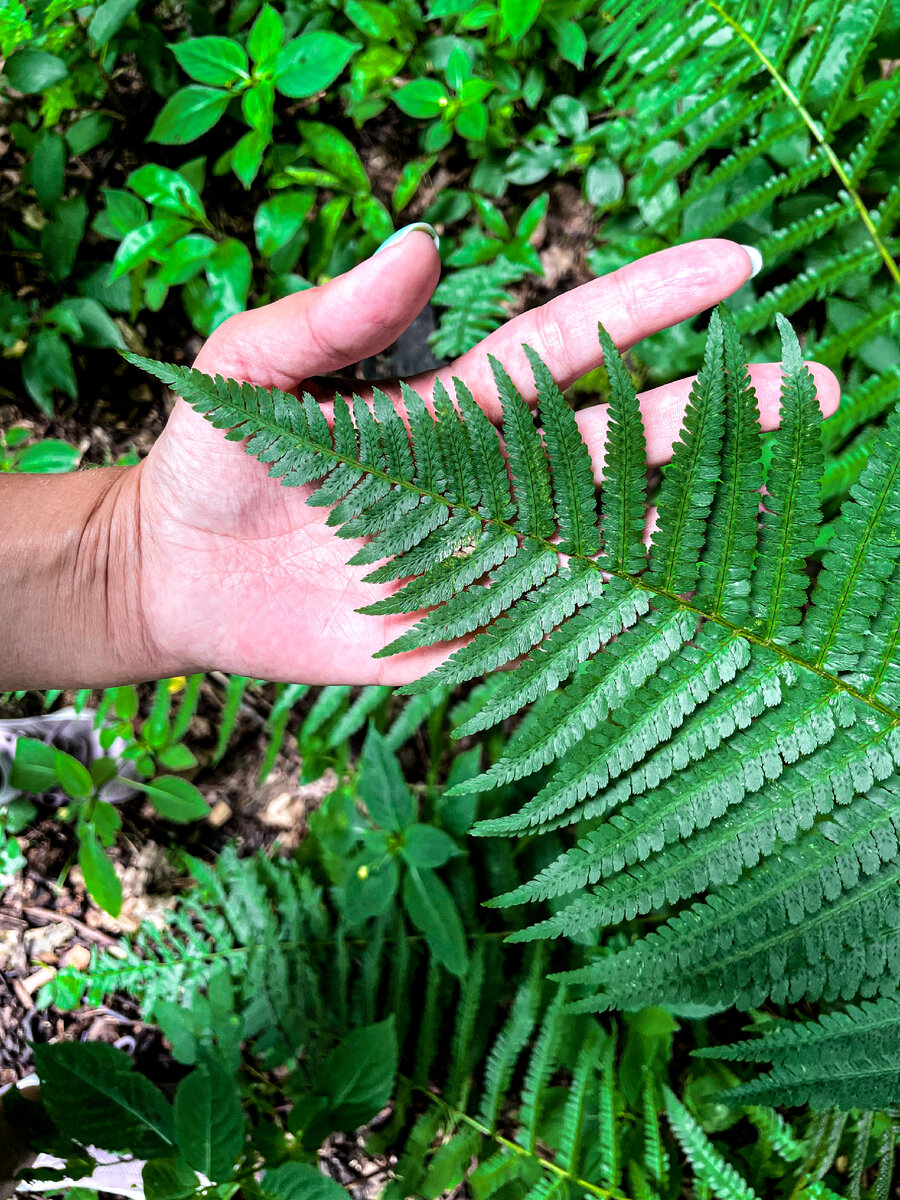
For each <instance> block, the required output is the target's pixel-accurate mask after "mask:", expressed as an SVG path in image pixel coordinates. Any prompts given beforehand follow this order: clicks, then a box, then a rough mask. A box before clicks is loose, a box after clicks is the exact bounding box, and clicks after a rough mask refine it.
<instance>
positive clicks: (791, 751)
mask: <svg viewBox="0 0 900 1200" xmlns="http://www.w3.org/2000/svg"><path fill="white" fill-rule="evenodd" d="M778 324H779V328H780V332H781V337H782V343H783V364H784V365H783V383H782V391H781V401H782V415H781V427H780V429H779V431H778V432H777V434H776V435H775V437H774V442H773V446H772V453H771V456H770V460H769V463H768V468H767V470H766V472H765V478H764V472H763V466H762V455H761V438H760V430H759V426H758V420H757V413H756V401H755V395H754V392H753V388H752V386H751V383H750V379H749V373H748V371H747V369H746V366H745V362H744V354H743V351H742V347H741V344H740V340H739V337H738V333H737V330H736V328H735V326H734V324H733V323H732V321H731V319H730V318H729V317H728V315H727V313H722V314H719V313H714V314H713V317H712V320H711V324H710V331H709V337H708V340H707V345H706V350H705V354H704V360H703V365H702V368H701V371H700V373H699V375H698V377H697V380H696V382H695V384H694V386H693V389H692V392H691V396H690V401H689V403H688V406H687V410H686V414H685V419H684V427H683V429H682V433H681V439H680V441H679V442H677V443H676V445H675V449H674V455H673V458H672V462H671V464H670V465H669V467H668V469H667V470H666V471H665V474H664V478H663V482H662V485H661V488H660V491H659V496H658V505H659V519H658V525H657V527H656V529H655V531H654V532H653V534H652V538H651V539H650V543H649V548H647V547H645V541H644V522H645V514H646V507H647V495H646V476H645V455H644V434H643V426H642V423H641V417H640V410H639V406H638V401H637V397H636V395H635V390H634V387H633V385H632V382H631V379H630V377H629V374H628V372H627V370H626V368H625V366H624V364H623V363H622V360H621V359H620V357H619V356H618V354H617V352H616V350H615V348H614V346H613V345H612V342H611V341H610V339H609V338H608V336H607V335H606V334H605V333H604V332H603V331H601V334H600V337H601V343H602V347H603V352H604V356H605V361H606V364H607V369H608V374H609V379H610V404H609V433H608V439H607V445H606V454H605V461H604V464H603V486H602V502H601V505H600V517H599V520H598V515H597V508H596V493H595V487H594V476H593V469H592V464H591V460H590V456H589V453H588V450H587V448H586V446H585V445H584V443H583V441H582V440H581V437H580V435H579V432H578V428H577V425H576V423H575V419H574V416H573V414H572V412H571V410H570V409H569V407H568V405H567V404H566V402H565V400H564V398H563V397H562V395H561V394H560V392H559V390H558V389H557V388H556V386H555V384H554V382H553V380H552V378H551V376H550V374H549V372H548V371H547V369H546V367H545V366H544V364H543V363H542V362H541V361H540V359H539V358H538V357H537V355H535V354H534V353H533V352H531V351H528V357H529V359H530V361H531V365H532V368H533V371H534V376H535V380H536V383H537V389H538V396H539V400H538V416H539V418H540V423H541V426H542V429H543V437H542V435H541V432H540V431H539V429H538V426H537V424H536V423H535V420H534V419H533V417H532V414H531V412H530V411H529V409H528V407H527V405H526V404H525V402H524V401H523V399H522V398H521V396H520V395H519V393H518V392H517V391H516V389H515V387H514V386H513V383H512V381H511V380H510V378H509V376H508V375H507V373H506V372H505V370H504V369H503V367H502V366H501V365H500V364H499V363H496V362H494V363H493V369H494V376H495V379H496V384H497V388H498V392H499V395H500V399H501V401H502V410H503V423H502V434H503V440H502V441H501V437H500V434H499V433H498V431H497V430H496V429H495V428H494V427H493V425H491V424H490V423H489V421H488V420H487V418H486V417H485V416H484V414H483V413H482V411H481V409H480V408H479V407H478V405H477V404H476V402H475V401H474V399H473V398H472V396H471V395H470V394H469V392H468V391H467V390H466V388H465V387H464V386H463V385H462V384H461V383H459V382H456V384H455V388H456V403H455V404H454V402H453V401H452V400H451V398H450V396H449V394H448V393H447V391H446V390H445V389H444V388H443V387H442V386H441V385H440V384H438V385H437V386H436V390H435V395H434V412H433V413H432V412H431V411H430V409H429V408H428V407H427V406H426V404H425V403H424V401H423V400H422V399H421V398H420V397H419V396H418V395H417V394H416V393H415V392H414V391H413V390H412V389H411V388H409V387H408V386H406V385H403V387H402V399H403V403H404V405H405V417H406V420H407V422H408V428H407V425H406V424H404V421H403V420H402V419H401V416H400V415H399V412H398V409H397V407H395V404H394V403H393V402H392V401H391V400H390V399H389V398H388V397H387V395H385V394H384V393H381V392H378V391H376V392H375V393H374V401H373V405H372V407H371V408H370V407H369V406H368V405H367V404H366V403H365V402H363V400H361V399H360V398H358V397H356V398H354V400H353V405H352V409H351V407H350V406H348V405H347V403H345V401H344V400H342V399H341V398H340V397H338V398H337V399H336V402H335V408H334V424H333V428H332V427H330V426H329V424H328V422H327V421H326V419H325V416H324V415H323V413H322V410H321V409H320V408H319V406H318V405H317V404H316V402H315V401H314V400H313V399H312V397H310V396H308V395H306V396H304V397H303V398H302V400H301V401H297V400H296V399H295V398H294V397H292V396H289V395H286V394H284V393H282V392H278V391H272V392H268V391H265V390H263V389H259V388H255V387H252V386H250V385H248V384H238V383H234V382H229V381H225V380H222V379H221V378H217V379H215V380H213V379H211V378H209V377H207V376H205V375H202V374H200V373H198V372H195V371H190V370H186V369H183V368H178V367H169V366H163V365H161V364H158V363H148V362H147V361H146V360H139V359H134V358H133V356H132V361H136V362H138V363H139V364H140V365H142V366H144V367H146V368H147V369H149V370H150V371H152V372H153V373H154V374H155V375H157V376H158V377H159V378H161V379H162V380H163V381H164V382H166V383H167V384H169V385H170V386H172V387H173V388H174V389H175V390H176V391H177V392H178V393H179V394H180V395H182V396H183V397H184V398H185V399H186V400H187V401H188V402H189V403H191V404H192V405H193V406H194V407H195V408H196V409H197V410H198V411H199V412H201V413H203V414H204V415H205V416H206V417H207V418H208V419H209V420H210V421H211V422H212V423H213V424H214V425H215V426H216V427H218V428H222V429H226V430H227V431H228V432H227V434H226V436H227V437H229V438H231V439H233V440H243V441H244V443H245V448H246V450H247V452H248V453H250V454H252V455H255V456H256V457H258V458H259V459H260V460H262V461H263V462H265V463H268V464H271V466H270V474H271V475H272V476H274V477H277V478H279V479H281V481H282V482H283V483H284V484H285V485H287V486H298V485H311V484H316V485H318V486H317V487H315V488H314V490H313V491H312V493H311V495H310V498H309V499H310V503H312V504H318V505H327V506H330V507H331V512H330V514H329V516H328V518H327V520H328V523H329V524H330V525H332V526H333V527H334V528H335V532H336V533H337V534H338V535H339V536H342V537H347V538H351V537H352V538H366V539H367V540H366V541H365V542H364V544H363V545H362V546H361V547H360V548H358V549H357V550H356V552H355V553H354V555H353V557H352V558H351V559H350V562H352V563H357V564H359V563H363V564H373V570H372V571H371V573H370V574H369V575H368V577H367V578H369V579H371V580H377V581H382V582H383V581H388V580H396V581H400V580H403V581H404V582H403V583H398V586H397V590H396V591H395V592H394V593H393V594H392V595H391V596H390V597H389V598H386V599H381V600H378V601H377V602H375V603H374V604H372V605H370V606H369V608H368V609H367V610H364V611H368V612H371V613H375V614H385V613H418V612H419V611H421V610H423V609H427V610H428V611H427V612H426V613H425V615H424V616H422V617H421V618H420V619H419V620H418V621H417V623H416V624H415V626H414V627H413V628H412V629H411V630H409V631H408V632H406V633H404V634H403V635H401V636H400V637H399V638H397V639H396V640H395V641H394V642H393V643H392V644H391V645H389V646H388V647H386V648H385V650H384V651H382V653H383V654H394V653H398V652H402V651H406V650H410V649H413V648H415V647H419V646H426V645H432V644H435V643H440V642H445V641H450V640H452V639H459V638H466V639H468V640H467V641H466V643H465V644H464V645H463V646H462V647H461V648H458V649H456V650H454V652H453V653H452V654H450V655H449V657H448V658H447V660H446V662H445V663H444V664H443V665H442V666H440V667H438V668H437V669H436V670H434V671H432V672H431V673H430V674H429V675H428V676H427V677H426V678H425V679H422V680H419V681H418V682H417V683H415V684H412V685H410V686H409V687H408V688H407V689H406V690H407V691H409V692H412V693H417V692H421V691H425V690H429V689H432V688H434V687H435V686H437V685H439V684H444V685H455V684H459V683H462V682H464V681H466V680H470V679H473V678H475V677H477V676H480V675H481V674H482V673H483V672H485V671H489V670H493V669H495V668H497V667H500V666H502V665H505V664H510V663H512V662H513V661H515V663H516V665H515V668H514V669H512V670H509V671H508V672H506V673H505V674H504V675H503V676H502V678H501V679H500V680H499V682H498V684H497V686H495V687H494V688H492V689H490V690H489V691H488V692H487V693H486V696H485V699H484V701H483V703H482V704H481V706H480V707H479V708H476V710H475V711H474V712H473V713H472V714H471V715H470V716H469V717H468V719H467V720H466V721H465V722H464V723H463V724H462V725H461V726H460V727H459V728H458V729H457V730H456V735H457V736H464V735H467V734H473V733H476V732H478V731H479V730H483V729H486V728H488V727H489V726H492V725H494V724H496V723H497V722H498V721H502V720H504V719H506V718H508V717H511V716H513V715H514V714H516V713H518V712H519V711H520V710H521V709H522V708H523V707H524V706H525V705H527V704H529V703H531V702H532V701H539V702H540V703H539V704H537V705H535V707H534V708H533V709H532V712H531V715H530V717H529V721H528V726H527V736H525V735H523V736H518V737H516V738H515V739H513V740H512V741H511V742H510V743H509V744H508V746H507V748H506V751H505V752H504V754H503V755H502V756H501V757H500V758H499V760H498V761H496V762H494V763H493V764H492V765H491V766H490V768H489V769H488V770H487V771H486V772H485V773H484V774H482V775H480V776H478V777H477V778H475V779H472V780H470V781H467V782H466V783H463V784H461V785H459V790H461V791H475V792H483V791H485V790H487V789H490V788H493V787H496V786H498V785H503V784H507V783H509V782H510V781H514V780H520V779H525V778H526V777H535V776H536V777H537V781H536V785H535V788H532V792H533V793H535V794H532V796H531V798H530V799H528V800H527V802H526V803H525V804H524V805H523V807H522V808H521V809H520V810H519V811H518V812H514V813H512V814H510V815H508V816H506V817H503V818H500V819H495V820H492V821H489V822H483V823H482V824H481V825H480V826H479V827H476V833H479V834H481V835H482V836H488V835H491V836H498V835H510V836H518V835H526V834H527V835H530V834H538V833H542V832H545V831H548V830H551V829H556V828H559V827H561V826H565V825H575V824H577V825H578V833H579V834H580V836H579V838H578V840H577V843H576V844H575V845H573V846H572V847H571V848H570V849H568V850H566V851H565V852H564V853H562V854H560V855H559V857H558V858H556V859H555V861H553V862H551V863H550V864H549V865H548V866H546V867H545V868H544V869H543V870H542V871H541V872H540V873H539V874H538V875H537V877H536V878H535V879H533V880H532V881H531V882H530V883H527V884H525V885H523V886H521V887H519V888H517V889H516V890H515V891H513V892H511V893H509V894H507V895H504V896H501V897H500V898H499V900H497V901H495V902H494V903H496V904H498V905H502V906H510V905H520V904H525V903H527V902H534V901H544V900H551V901H553V910H554V911H553V914H552V915H551V916H550V917H548V918H546V919H544V920H539V921H538V922H537V923H536V924H533V925H531V926H529V927H527V928H525V929H523V930H522V931H521V932H520V933H519V934H518V935H516V936H517V937H518V938H520V939H522V940H526V939H532V938H542V937H558V936H560V935H567V934H577V935H584V934H586V933H588V932H590V931H597V930H600V929H602V928H604V927H608V926H610V925H614V924H616V923H618V922H621V921H623V920H630V919H632V918H635V917H637V916H641V915H644V914H648V913H651V912H657V911H659V910H664V916H665V919H664V920H662V921H661V922H660V923H657V924H656V927H655V928H654V929H653V931H652V932H649V933H644V934H643V935H642V936H638V937H636V938H635V939H634V940H633V941H632V942H631V943H630V944H629V945H628V946H627V947H626V948H624V949H622V950H619V951H618V952H616V953H612V954H609V955H607V956H604V957H601V958H598V959H596V960H595V961H593V962H592V963H591V964H590V965H589V966H587V967H586V968H583V969H582V970H580V971H578V972H575V973H571V974H570V977H569V979H568V981H567V982H568V983H569V985H570V987H571V988H573V989H575V993H574V994H577V995H578V996H580V999H578V1000H577V1001H576V1004H577V1005H578V1006H580V1007H582V1008H584V1009H604V1008H608V1007H612V1006H622V1007H631V1006H633V1005H636V1004H648V1003H651V1004H652V1003H678V1002H700V1003H714V1004H716V1005H726V1004H731V1003H733V1004H736V1005H739V1006H743V1007H746V1006H752V1005H757V1004H759V1003H760V1002H762V1001H763V1000H764V999H765V998H766V997H772V998H773V999H775V1000H787V999H798V998H800V997H807V998H810V999H815V998H820V997H824V998H829V999H833V998H837V997H844V998H850V997H853V996H856V995H864V996H871V995H873V994H875V993H877V992H878V991H879V990H880V989H882V988H888V987H891V986H893V984H894V983H895V981H896V978H897V975H898V972H900V941H898V939H897V936H896V933H895V930H896V929H897V928H898V924H900V890H898V888H897V883H898V881H900V836H898V834H900V809H898V807H897V798H898V796H897V793H898V779H897V776H896V773H895V772H896V765H897V763H898V762H900V733H898V729H897V725H898V721H900V655H898V643H900V603H898V595H900V593H898V588H897V586H896V584H897V571H898V569H900V568H898V567H897V565H896V564H897V559H898V555H900V536H898V534H900V528H898V520H900V513H898V487H897V476H898V471H900V447H898V435H900V418H898V417H897V416H891V417H890V418H889V419H888V421H887V424H886V425H885V427H884V429H883V432H882V434H881V437H880V438H879V439H878V441H877V442H876V443H875V444H874V445H873V447H872V450H871V453H870V456H869V459H868V462H867V465H866V467H865V470H864V471H863V473H862V475H861V477H860V479H859V481H858V483H857V484H856V485H855V487H854V489H853V493H852V496H851V498H850V499H849V500H848V501H847V502H846V504H845V505H844V508H843V510H842V513H841V516H840V518H839V520H838V521H837V522H836V524H835V526H834V528H833V532H832V536H831V539H830V542H829V544H828V547H827V550H826V552H825V555H824V559H823V561H822V564H821V569H820V570H819V572H818V576H817V578H816V580H815V583H814V584H813V585H811V583H810V577H809V574H808V566H809V563H810V562H811V560H812V559H813V556H814V551H815V549H816V539H817V534H818V532H819V527H820V523H821V516H820V512H819V480H820V476H821V473H822V449H821V437H820V415H819V408H818V404H817V400H816V393H815V386H814V383H813V379H812V376H811V375H810V373H809V372H808V370H807V368H806V367H805V365H804V363H803V361H802V358H801V354H800V349H799V346H798V344H797V340H796V338H795V336H794V334H793V332H792V330H791V328H790V326H789V325H788V323H787V322H786V321H785V320H784V318H782V317H779V318H778ZM763 483H764V484H765V491H764V493H763V499H762V504H760V487H761V485H762V484H763ZM374 564H377V565H374ZM548 768H550V769H549V771H548V770H547V769H548ZM672 906H680V908H676V909H674V910H673V909H672Z"/></svg>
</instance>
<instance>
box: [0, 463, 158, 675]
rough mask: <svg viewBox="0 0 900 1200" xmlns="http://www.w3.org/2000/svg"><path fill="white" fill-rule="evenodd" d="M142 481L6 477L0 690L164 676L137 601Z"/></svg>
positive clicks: (122, 472) (0, 525)
mask: <svg viewBox="0 0 900 1200" xmlns="http://www.w3.org/2000/svg"><path fill="white" fill-rule="evenodd" d="M140 477H141V467H140V466H137V467H105V468H100V469H96V470H89V471H79V472H75V473H73V474H70V475H7V476H2V477H0V690H3V689H9V688H48V687H105V686H111V685H114V684H119V683H127V682H135V681H137V680H141V679H150V678H157V677H158V676H159V675H160V674H162V673H164V664H163V663H162V661H161V656H160V655H159V653H158V651H157V649H156V647H155V646H154V644H153V642H152V639H151V638H150V637H149V635H148V632H147V627H146V622H145V621H144V617H143V611H142V605H141V554H140V549H141V546H140Z"/></svg>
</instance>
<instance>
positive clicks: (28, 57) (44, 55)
mask: <svg viewBox="0 0 900 1200" xmlns="http://www.w3.org/2000/svg"><path fill="white" fill-rule="evenodd" d="M3 73H4V75H5V76H6V80H7V82H8V84H9V86H10V87H13V88H15V89H16V91H17V92H24V93H25V95H26V96H29V95H34V94H35V93H37V92H45V91H46V90H47V88H49V87H52V86H53V85H54V83H61V82H62V80H63V79H65V78H66V76H67V75H68V73H69V68H68V67H67V66H66V64H65V62H64V61H63V60H62V59H61V58H59V57H58V56H57V55H55V54H49V53H48V52H47V51H46V50H36V49H34V47H32V46H26V47H25V49H24V50H19V51H17V52H16V53H15V54H14V55H13V56H12V57H11V58H10V59H8V60H7V62H6V65H5V66H4V68H3Z"/></svg>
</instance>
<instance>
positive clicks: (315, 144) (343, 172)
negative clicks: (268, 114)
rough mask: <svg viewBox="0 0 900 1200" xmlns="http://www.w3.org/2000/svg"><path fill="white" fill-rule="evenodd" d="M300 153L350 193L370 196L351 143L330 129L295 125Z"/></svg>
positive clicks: (315, 124) (318, 124)
mask: <svg viewBox="0 0 900 1200" xmlns="http://www.w3.org/2000/svg"><path fill="white" fill-rule="evenodd" d="M297 128H298V129H299V130H300V136H301V137H302V138H303V149H304V151H305V153H306V154H308V155H309V157H310V158H312V159H314V160H315V161H316V162H317V163H318V164H319V165H320V166H322V167H324V168H325V169H326V171H330V172H331V173H332V175H335V176H337V178H338V179H340V180H341V182H342V183H344V184H345V185H346V186H347V187H348V188H349V189H350V190H351V191H354V192H371V190H372V185H371V183H370V182H369V177H368V175H367V174H366V169H365V167H364V166H363V164H362V160H361V159H360V157H359V155H358V154H357V153H356V150H355V149H354V146H353V143H352V142H351V141H350V140H349V139H348V138H346V137H344V135H343V134H342V133H341V132H340V130H339V129H335V128H334V126H333V125H323V124H322V123H321V122H320V121H299V122H298V124H297Z"/></svg>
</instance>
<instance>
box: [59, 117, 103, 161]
mask: <svg viewBox="0 0 900 1200" xmlns="http://www.w3.org/2000/svg"><path fill="white" fill-rule="evenodd" d="M112 130H113V122H112V120H111V119H110V118H109V117H107V116H104V114H103V113H88V114H87V116H86V117H82V118H81V119H80V120H78V121H76V122H75V123H74V125H70V126H69V128H68V129H67V130H66V142H67V144H68V147H69V151H70V153H72V154H74V155H75V156H76V157H78V155H79V154H87V152H88V151H89V150H93V149H94V148H95V147H97V146H99V145H100V144H101V142H105V141H106V139H107V138H108V137H109V135H110V134H111V133H112Z"/></svg>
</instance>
